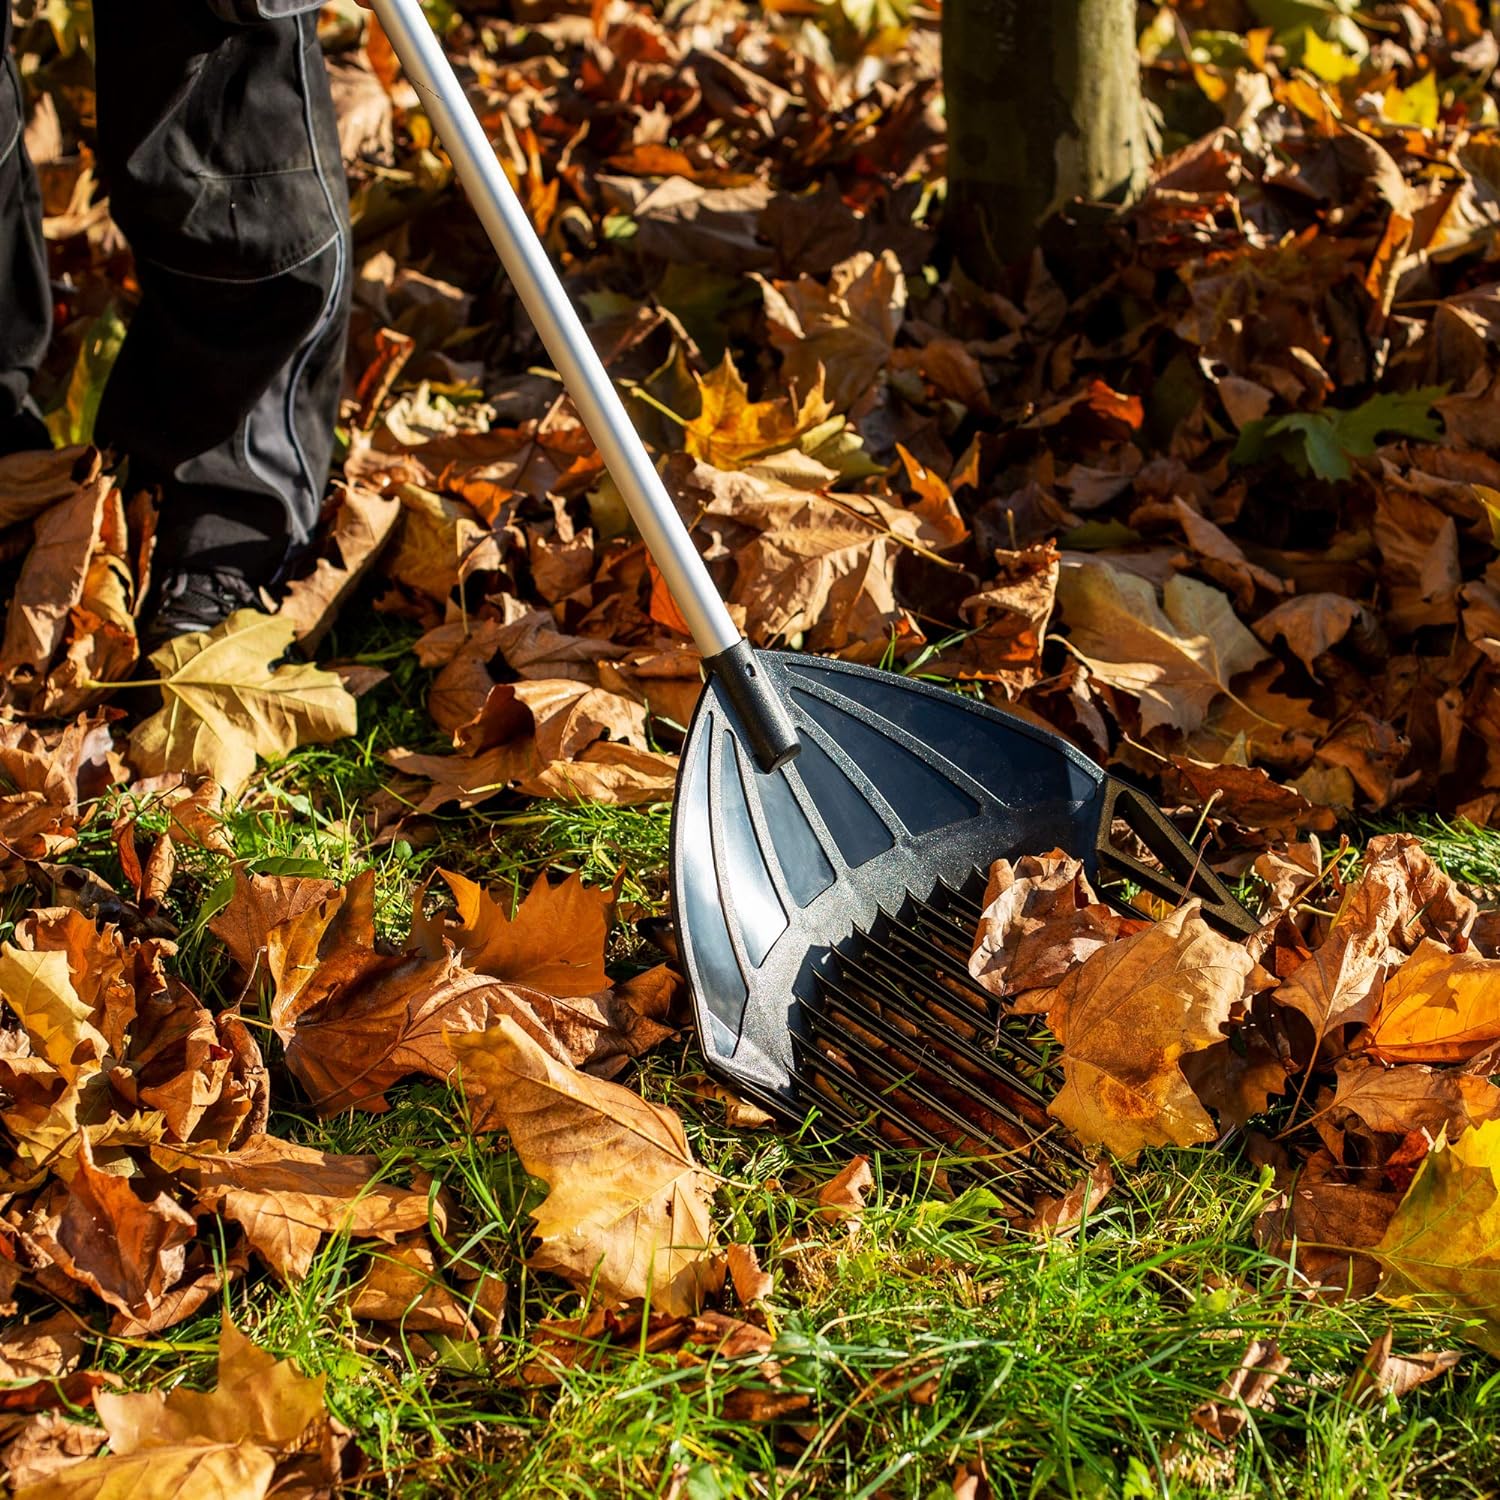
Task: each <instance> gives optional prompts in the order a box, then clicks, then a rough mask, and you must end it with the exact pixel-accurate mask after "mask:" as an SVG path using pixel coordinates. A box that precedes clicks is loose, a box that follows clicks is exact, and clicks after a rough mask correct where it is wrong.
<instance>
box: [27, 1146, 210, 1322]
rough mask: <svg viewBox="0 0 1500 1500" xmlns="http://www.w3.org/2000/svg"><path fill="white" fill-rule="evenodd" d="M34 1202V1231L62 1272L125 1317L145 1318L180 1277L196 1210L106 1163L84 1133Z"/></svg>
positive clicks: (181, 1276)
mask: <svg viewBox="0 0 1500 1500" xmlns="http://www.w3.org/2000/svg"><path fill="white" fill-rule="evenodd" d="M56 1171H57V1176H58V1178H59V1181H58V1182H57V1183H56V1184H55V1185H54V1187H53V1189H52V1191H51V1193H50V1194H49V1195H48V1197H47V1199H46V1200H45V1203H44V1206H43V1207H42V1208H41V1209H39V1210H34V1211H33V1215H32V1223H31V1227H30V1229H29V1233H30V1235H31V1238H32V1239H33V1240H34V1241H35V1243H36V1244H37V1245H38V1246H40V1247H41V1249H42V1250H44V1251H45V1252H46V1254H47V1255H48V1256H49V1257H50V1258H51V1260H52V1262H53V1263H54V1264H55V1265H57V1266H58V1267H60V1268H61V1269H62V1271H63V1272H64V1274H65V1275H67V1276H69V1277H70V1278H71V1279H72V1280H74V1281H76V1282H78V1283H79V1284H80V1285H82V1286H86V1287H88V1289H89V1290H90V1291H92V1292H94V1293H95V1294H96V1295H97V1296H98V1297H100V1298H101V1299H102V1300H103V1301H105V1302H107V1303H108V1304H109V1305H110V1306H111V1307H113V1308H115V1309H116V1310H117V1311H119V1312H121V1313H123V1314H125V1315H126V1316H127V1317H132V1318H138V1319H146V1318H149V1316H150V1315H151V1313H152V1312H153V1311H154V1310H155V1308H156V1306H157V1304H158V1303H159V1302H161V1301H162V1299H163V1298H164V1297H165V1296H166V1294H167V1293H168V1292H169V1291H170V1290H171V1289H172V1288H173V1287H175V1286H176V1285H177V1283H178V1282H180V1281H181V1280H182V1278H183V1275H184V1273H185V1271H186V1269H187V1247H188V1245H189V1244H190V1243H191V1242H192V1241H193V1239H194V1238H195V1236H196V1235H197V1232H198V1226H197V1223H196V1221H195V1220H194V1219H193V1216H192V1215H191V1214H189V1213H187V1212H185V1211H184V1210H183V1209H182V1208H181V1207H179V1206H178V1204H177V1203H176V1202H175V1201H174V1200H173V1199H172V1198H171V1197H169V1196H168V1195H167V1194H166V1193H165V1192H162V1191H160V1190H156V1191H153V1190H152V1188H151V1187H149V1186H146V1187H144V1190H140V1189H138V1188H137V1186H136V1184H135V1183H134V1182H133V1181H132V1180H131V1179H130V1178H129V1177H120V1176H116V1175H115V1174H114V1173H112V1172H106V1171H101V1170H100V1169H99V1168H98V1167H96V1166H95V1165H94V1159H93V1147H92V1146H91V1145H90V1143H89V1139H88V1137H87V1136H86V1135H85V1136H80V1138H79V1142H78V1149H77V1151H76V1153H75V1154H74V1155H73V1156H72V1157H70V1158H68V1159H67V1160H65V1161H63V1162H61V1163H59V1164H58V1166H57V1169H56Z"/></svg>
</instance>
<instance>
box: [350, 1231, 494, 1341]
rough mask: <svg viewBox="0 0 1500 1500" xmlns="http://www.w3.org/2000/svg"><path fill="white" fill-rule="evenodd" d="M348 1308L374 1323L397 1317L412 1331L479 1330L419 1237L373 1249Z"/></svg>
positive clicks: (467, 1334) (461, 1335)
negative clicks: (408, 1241)
mask: <svg viewBox="0 0 1500 1500" xmlns="http://www.w3.org/2000/svg"><path fill="white" fill-rule="evenodd" d="M349 1311H350V1312H351V1313H353V1314H354V1316H355V1317H356V1318H366V1319H368V1320H369V1321H370V1322H372V1323H393V1324H395V1325H396V1326H397V1327H398V1328H401V1329H403V1330H405V1331H406V1332H408V1333H442V1334H446V1335H447V1336H448V1337H449V1338H456V1339H472V1338H476V1337H477V1336H478V1329H477V1328H476V1327H475V1326H474V1320H473V1319H472V1318H470V1316H469V1314H468V1311H467V1310H466V1309H465V1307H464V1305H463V1303H462V1302H460V1301H459V1299H458V1298H457V1297H455V1296H454V1294H453V1292H452V1291H451V1289H450V1288H449V1287H448V1285H447V1283H446V1282H445V1281H444V1280H443V1278H442V1275H441V1273H440V1272H439V1271H438V1266H437V1259H436V1257H435V1256H434V1255H433V1253H432V1251H431V1250H430V1249H429V1248H428V1247H427V1245H426V1244H425V1243H423V1242H421V1241H413V1242H411V1243H410V1244H404V1245H397V1246H396V1247H395V1248H394V1249H391V1250H382V1251H377V1252H375V1253H374V1254H373V1255H372V1256H371V1257H370V1270H369V1274H368V1275H367V1276H366V1277H365V1279H364V1280H363V1281H361V1282H360V1284H359V1285H358V1286H357V1287H356V1288H355V1290H354V1295H353V1297H351V1298H350V1300H349Z"/></svg>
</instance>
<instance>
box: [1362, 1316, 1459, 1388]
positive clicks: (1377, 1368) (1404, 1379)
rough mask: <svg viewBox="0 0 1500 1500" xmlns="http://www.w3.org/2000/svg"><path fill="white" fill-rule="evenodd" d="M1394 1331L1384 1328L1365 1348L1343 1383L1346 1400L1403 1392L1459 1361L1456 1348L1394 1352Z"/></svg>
mask: <svg viewBox="0 0 1500 1500" xmlns="http://www.w3.org/2000/svg"><path fill="white" fill-rule="evenodd" d="M1394 1343H1395V1334H1394V1333H1393V1332H1392V1331H1391V1330H1390V1329H1389V1328H1387V1329H1386V1331H1385V1332H1384V1333H1383V1334H1381V1335H1380V1337H1379V1338H1378V1339H1376V1340H1375V1342H1374V1343H1373V1344H1371V1345H1370V1347H1369V1348H1368V1349H1367V1350H1366V1351H1365V1357H1364V1358H1363V1359H1362V1360H1361V1361H1360V1363H1359V1368H1358V1369H1357V1370H1356V1371H1355V1372H1354V1373H1353V1374H1352V1375H1351V1376H1350V1377H1349V1383H1348V1384H1347V1385H1346V1386H1345V1387H1344V1399H1345V1400H1346V1401H1354V1402H1364V1401H1369V1400H1371V1399H1372V1398H1374V1397H1377V1396H1397V1397H1399V1396H1404V1395H1406V1393H1407V1392H1408V1391H1414V1390H1416V1388H1417V1387H1418V1386H1419V1385H1426V1384H1427V1382H1428V1381H1429V1380H1436V1379H1437V1378H1438V1377H1439V1376H1440V1375H1446V1374H1447V1373H1448V1371H1449V1370H1451V1369H1452V1368H1453V1367H1454V1366H1455V1365H1457V1364H1460V1363H1462V1361H1463V1355H1462V1354H1460V1353H1459V1352H1458V1351H1457V1350H1456V1349H1436V1350H1430V1351H1427V1352H1424V1353H1422V1354H1395V1353H1393V1352H1392V1346H1393V1345H1394Z"/></svg>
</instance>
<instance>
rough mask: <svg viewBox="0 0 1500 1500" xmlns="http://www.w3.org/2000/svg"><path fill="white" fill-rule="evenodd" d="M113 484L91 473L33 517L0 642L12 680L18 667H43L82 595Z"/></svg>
mask: <svg viewBox="0 0 1500 1500" xmlns="http://www.w3.org/2000/svg"><path fill="white" fill-rule="evenodd" d="M113 486H114V481H113V480H112V479H111V478H109V477H108V476H106V475H103V474H96V475H95V476H94V478H93V479H92V480H90V481H89V482H88V483H86V484H84V485H81V486H79V487H78V488H77V489H76V490H75V491H74V492H73V493H72V494H70V495H68V496H67V497H66V498H65V499H63V500H61V501H59V502H58V503H57V504H55V505H53V506H52V507H51V508H50V509H49V510H47V511H46V512H44V513H43V514H42V515H41V516H40V517H39V518H38V519H37V521H36V524H35V537H34V540H33V541H32V544H31V550H30V551H29V552H28V553H27V555H26V561H25V563H24V564H23V565H22V568H21V576H20V577H19V578H18V579H17V580H16V584H15V589H14V592H13V593H12V595H11V598H10V603H9V610H8V613H7V615H6V620H5V637H4V641H3V643H0V661H3V662H4V664H5V672H6V674H7V676H8V677H10V678H11V679H12V680H13V681H14V680H15V679H16V677H17V674H18V673H31V674H41V673H44V672H45V671H46V670H47V668H48V667H49V666H50V665H51V662H52V659H53V657H54V656H55V655H56V653H57V651H58V648H59V647H60V646H61V645H62V643H63V636H64V633H65V632H66V630H67V625H68V612H69V611H70V610H71V609H73V607H74V606H75V605H77V604H78V603H79V602H80V601H81V600H82V598H83V593H84V587H85V584H86V583H87V580H88V573H89V563H90V561H91V560H92V558H93V555H94V549H95V548H96V547H97V546H98V545H99V528H100V526H101V524H102V523H103V519H104V509H105V501H106V499H107V498H108V496H109V495H110V493H111V491H112V489H113Z"/></svg>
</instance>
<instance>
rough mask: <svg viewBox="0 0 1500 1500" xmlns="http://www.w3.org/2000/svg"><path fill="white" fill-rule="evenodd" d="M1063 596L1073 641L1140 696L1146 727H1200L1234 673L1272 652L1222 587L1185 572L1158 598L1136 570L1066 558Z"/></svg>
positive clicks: (1109, 678) (1106, 674)
mask: <svg viewBox="0 0 1500 1500" xmlns="http://www.w3.org/2000/svg"><path fill="white" fill-rule="evenodd" d="M1057 600H1058V604H1059V606H1060V607H1061V609H1062V613H1063V619H1064V621H1065V623H1066V624H1067V626H1068V640H1069V643H1070V645H1071V647H1072V649H1073V650H1074V651H1075V652H1076V653H1077V654H1078V655H1079V656H1080V657H1081V658H1082V660H1083V661H1084V662H1085V663H1086V664H1087V666H1088V668H1089V671H1090V672H1092V673H1093V674H1094V675H1095V676H1096V677H1097V678H1098V679H1099V680H1100V681H1101V682H1107V683H1109V684H1110V685H1111V686H1112V687H1117V688H1121V689H1123V690H1124V691H1125V692H1128V693H1130V694H1132V695H1133V696H1135V697H1136V698H1138V699H1139V700H1140V704H1141V727H1142V729H1143V730H1147V731H1149V730H1151V729H1153V728H1155V727H1156V726H1158V725H1162V724H1165V725H1169V726H1171V727H1172V728H1174V729H1181V730H1189V731H1190V730H1194V729H1197V728H1199V727H1200V726H1201V725H1202V723H1203V720H1204V717H1205V716H1206V714H1207V713H1208V709H1209V705H1210V704H1212V702H1213V700H1214V699H1215V698H1217V697H1218V696H1219V695H1220V694H1221V693H1227V692H1228V691H1229V684H1230V681H1231V679H1232V678H1233V677H1234V676H1235V675H1236V674H1238V673H1240V672H1243V671H1245V670H1246V669H1247V668H1249V667H1253V666H1254V665H1255V664H1256V662H1258V661H1260V660H1261V659H1262V658H1263V657H1264V656H1265V654H1266V653H1265V649H1264V648H1263V647H1262V646H1261V644H1260V643H1259V642H1258V641H1257V640H1256V639H1255V637H1254V636H1253V635H1251V634H1250V632H1249V631H1248V630H1246V629H1245V627H1244V626H1243V625H1242V624H1241V623H1240V621H1239V619H1238V618H1237V617H1236V616H1235V613H1234V610H1233V609H1232V608H1231V606H1230V603H1229V600H1228V599H1227V598H1225V596H1224V595H1223V594H1222V593H1220V592H1219V590H1218V589H1216V588H1211V587H1210V586H1209V585H1208V584H1206V583H1199V582H1198V581H1197V580H1196V579H1193V578H1188V577H1186V576H1185V575H1182V574H1178V575H1177V576H1175V577H1173V578H1171V579H1169V580H1168V581H1167V583H1166V586H1165V588H1164V590H1163V603H1161V604H1159V603H1158V602H1157V597H1156V590H1155V589H1154V588H1153V587H1152V586H1151V585H1150V584H1149V583H1147V582H1146V580H1145V579H1143V578H1139V577H1137V576H1136V575H1135V574H1133V573H1126V572H1124V571H1122V570H1121V569H1118V568H1112V567H1110V566H1108V565H1107V564H1104V563H1097V562H1083V563H1080V562H1071V561H1067V560H1065V562H1064V566H1063V569H1062V572H1061V574H1060V576H1059V578H1058V582H1057ZM1164 611H1165V612H1164Z"/></svg>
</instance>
